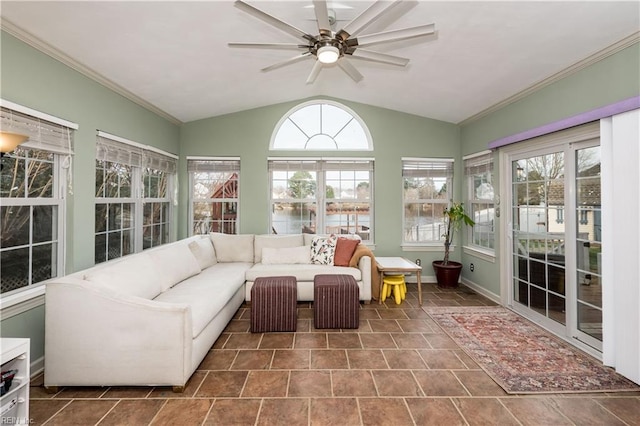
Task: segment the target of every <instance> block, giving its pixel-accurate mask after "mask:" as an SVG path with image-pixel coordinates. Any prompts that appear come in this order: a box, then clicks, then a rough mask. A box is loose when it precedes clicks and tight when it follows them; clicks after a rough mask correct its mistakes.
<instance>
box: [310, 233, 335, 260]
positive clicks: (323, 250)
mask: <svg viewBox="0 0 640 426" xmlns="http://www.w3.org/2000/svg"><path fill="white" fill-rule="evenodd" d="M337 242H338V237H336V236H335V235H333V234H331V235H329V236H328V237H320V236H315V237H313V239H312V240H311V263H315V264H316V265H333V257H334V256H335V253H336V243H337Z"/></svg>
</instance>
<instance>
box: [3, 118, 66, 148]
mask: <svg viewBox="0 0 640 426" xmlns="http://www.w3.org/2000/svg"><path fill="white" fill-rule="evenodd" d="M0 127H1V129H2V131H3V132H11V133H20V134H23V135H27V136H29V139H28V140H27V141H26V142H25V143H23V144H22V145H21V146H22V147H25V148H31V149H40V150H43V151H48V152H54V153H56V154H63V155H70V154H73V130H74V129H72V128H70V127H67V126H63V125H61V124H56V123H53V122H50V121H47V120H44V119H42V118H39V117H35V116H32V115H29V114H26V113H22V112H18V111H15V110H13V109H10V108H7V107H4V106H3V107H2V108H1V109H0Z"/></svg>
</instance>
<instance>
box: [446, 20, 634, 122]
mask: <svg viewBox="0 0 640 426" xmlns="http://www.w3.org/2000/svg"><path fill="white" fill-rule="evenodd" d="M638 42H640V31H637V32H635V33H634V34H631V35H630V36H628V37H625V38H623V39H622V40H620V41H618V42H617V43H614V44H612V45H611V46H609V47H606V48H604V49H602V50H600V51H599V52H596V53H594V54H593V55H591V56H589V57H587V58H585V59H583V60H581V61H579V62H576V63H575V64H573V65H571V66H570V67H568V68H565V69H564V70H562V71H559V72H557V73H555V74H553V75H551V76H549V77H547V78H545V79H544V80H541V81H539V82H538V83H536V84H534V85H532V86H529V87H528V88H527V89H525V90H523V91H521V92H518V93H516V94H515V95H513V96H510V97H508V98H506V99H503V100H502V101H500V102H498V103H497V104H495V105H492V106H490V107H489V108H487V109H485V110H482V111H480V112H479V113H477V114H475V115H472V116H471V117H469V118H466V119H464V120H462V121H461V122H459V123H457V124H458V125H460V126H464V125H467V124H471V123H473V122H474V121H477V120H479V119H481V118H483V117H486V116H487V115H489V114H492V113H494V112H496V111H498V110H500V109H502V108H504V107H506V106H507V105H509V104H512V103H514V102H517V101H519V100H521V99H523V98H525V97H527V96H529V95H530V94H532V93H534V92H536V91H538V90H540V89H542V88H543V87H546V86H549V85H550V84H553V83H555V82H557V81H559V80H562V79H563V78H565V77H568V76H570V75H571V74H575V73H577V72H578V71H581V70H583V69H585V68H587V67H590V66H591V65H594V64H596V63H597V62H600V61H602V60H603V59H606V58H608V57H609V56H611V55H614V54H616V53H618V52H620V51H621V50H623V49H626V48H627V47H630V46H633V45H634V44H636V43H638Z"/></svg>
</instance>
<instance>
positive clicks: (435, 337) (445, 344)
mask: <svg viewBox="0 0 640 426" xmlns="http://www.w3.org/2000/svg"><path fill="white" fill-rule="evenodd" d="M424 338H425V339H427V342H429V344H430V345H431V347H432V348H433V349H460V348H459V347H458V345H456V343H455V342H454V341H453V340H451V338H450V337H449V336H447V335H446V334H444V333H442V332H436V333H424Z"/></svg>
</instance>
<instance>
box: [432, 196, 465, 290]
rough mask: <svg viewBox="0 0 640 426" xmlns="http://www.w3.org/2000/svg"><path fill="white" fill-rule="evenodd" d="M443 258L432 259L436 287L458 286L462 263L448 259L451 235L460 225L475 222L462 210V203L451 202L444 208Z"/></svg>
mask: <svg viewBox="0 0 640 426" xmlns="http://www.w3.org/2000/svg"><path fill="white" fill-rule="evenodd" d="M444 225H445V234H444V235H443V237H444V259H442V260H434V261H433V263H432V265H433V270H434V272H435V273H436V279H437V281H438V287H443V288H455V287H457V286H458V279H459V278H460V272H461V271H462V263H460V262H454V261H453V260H449V249H450V247H451V242H452V240H453V236H454V234H455V232H456V231H457V230H459V229H460V228H462V225H468V226H473V225H475V222H474V221H473V219H471V218H470V217H469V216H467V214H466V213H465V212H464V205H463V204H462V203H452V204H451V206H449V207H445V209H444Z"/></svg>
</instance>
